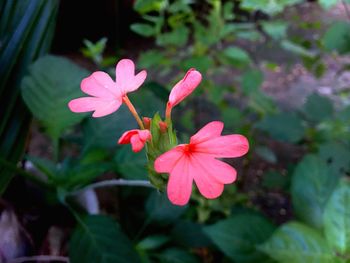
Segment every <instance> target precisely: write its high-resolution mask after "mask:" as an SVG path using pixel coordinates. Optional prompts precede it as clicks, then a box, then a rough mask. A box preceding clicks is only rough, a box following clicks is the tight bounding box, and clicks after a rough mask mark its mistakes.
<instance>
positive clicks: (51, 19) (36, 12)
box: [0, 0, 58, 194]
mask: <svg viewBox="0 0 350 263" xmlns="http://www.w3.org/2000/svg"><path fill="white" fill-rule="evenodd" d="M57 9H58V1H57V0H4V1H1V11H0V13H1V16H0V43H1V52H0V157H1V158H4V159H6V160H8V161H10V162H13V163H16V162H17V161H18V159H19V158H20V156H21V155H22V153H23V149H24V145H25V140H26V137H27V134H28V131H29V123H30V114H29V112H28V110H27V109H26V107H25V105H24V103H23V101H22V98H21V96H20V92H19V91H20V82H21V80H22V77H23V74H24V73H25V72H26V71H27V67H28V65H29V64H30V63H32V61H33V60H35V59H37V58H38V57H40V56H42V55H43V54H45V53H46V52H47V51H48V48H49V46H50V43H51V39H52V36H53V32H54V26H55V20H56V13H57ZM0 174H1V176H0V194H1V193H2V192H3V191H4V190H5V189H6V186H7V184H8V182H9V181H10V179H11V178H12V171H9V170H6V169H5V168H4V167H0Z"/></svg>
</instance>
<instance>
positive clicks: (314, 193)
mask: <svg viewBox="0 0 350 263" xmlns="http://www.w3.org/2000/svg"><path fill="white" fill-rule="evenodd" d="M338 181H339V176H337V175H335V174H333V173H332V171H331V169H330V168H329V167H328V166H327V164H326V163H325V162H324V161H322V160H321V159H320V158H318V157H317V156H314V155H307V156H305V157H304V159H303V160H302V161H301V162H300V163H299V164H298V166H297V167H296V169H295V171H294V174H293V177H292V188H291V194H292V201H293V206H294V211H295V214H296V215H297V216H298V218H300V219H301V220H303V221H304V222H306V223H307V224H309V225H311V226H313V227H315V228H322V224H323V222H322V215H323V211H324V208H325V205H326V203H327V201H328V198H329V197H330V195H331V194H332V192H333V190H334V188H335V187H336V185H337V183H338Z"/></svg>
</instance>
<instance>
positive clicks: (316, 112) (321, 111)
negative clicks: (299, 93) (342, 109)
mask: <svg viewBox="0 0 350 263" xmlns="http://www.w3.org/2000/svg"><path fill="white" fill-rule="evenodd" d="M302 111H303V113H304V114H305V116H306V117H307V118H308V119H309V120H311V121H314V122H320V121H323V120H325V119H327V118H330V117H331V116H332V115H333V104H332V102H331V100H330V99H328V98H326V97H323V96H320V95H318V94H312V95H310V96H309V97H308V98H307V101H306V103H305V105H304V107H303V109H302Z"/></svg>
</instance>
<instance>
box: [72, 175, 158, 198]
mask: <svg viewBox="0 0 350 263" xmlns="http://www.w3.org/2000/svg"><path fill="white" fill-rule="evenodd" d="M119 185H124V186H141V187H151V188H152V187H154V186H153V185H152V184H151V183H150V182H149V181H146V180H125V179H111V180H106V181H101V182H97V183H93V184H90V185H87V186H86V187H84V188H81V189H79V190H77V191H74V192H71V193H70V195H75V194H78V193H81V192H83V191H85V190H88V189H96V188H100V187H111V186H119Z"/></svg>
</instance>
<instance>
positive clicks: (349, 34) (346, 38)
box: [322, 21, 350, 54]
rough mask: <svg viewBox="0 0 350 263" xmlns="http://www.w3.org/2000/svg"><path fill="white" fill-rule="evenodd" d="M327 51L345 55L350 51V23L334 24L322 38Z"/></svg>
mask: <svg viewBox="0 0 350 263" xmlns="http://www.w3.org/2000/svg"><path fill="white" fill-rule="evenodd" d="M322 43H323V45H324V47H325V49H326V50H327V51H337V52H338V53H339V54H345V53H348V52H349V51H350V23H349V22H345V21H339V22H335V23H334V24H332V25H331V26H330V27H329V28H328V30H327V31H326V33H325V34H324V36H323V38H322Z"/></svg>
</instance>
